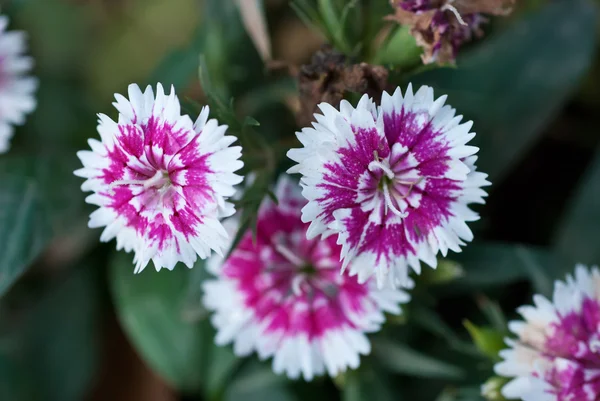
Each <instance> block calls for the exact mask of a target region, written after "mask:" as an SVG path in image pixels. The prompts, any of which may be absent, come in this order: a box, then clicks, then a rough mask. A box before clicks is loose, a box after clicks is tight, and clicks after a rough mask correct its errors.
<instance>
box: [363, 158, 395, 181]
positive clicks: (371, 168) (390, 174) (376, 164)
mask: <svg viewBox="0 0 600 401" xmlns="http://www.w3.org/2000/svg"><path fill="white" fill-rule="evenodd" d="M377 168H378V169H381V171H383V172H384V173H385V175H386V176H387V177H388V178H389V179H390V180H393V179H394V175H395V174H394V172H393V171H392V170H391V169H390V168H389V167H388V166H386V165H385V164H383V163H381V162H380V161H377V160H373V161H372V162H371V163H369V171H375V169H377Z"/></svg>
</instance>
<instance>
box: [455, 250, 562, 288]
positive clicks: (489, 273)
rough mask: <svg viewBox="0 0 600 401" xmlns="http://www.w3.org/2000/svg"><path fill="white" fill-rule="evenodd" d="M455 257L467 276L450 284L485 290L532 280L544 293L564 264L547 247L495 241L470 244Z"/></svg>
mask: <svg viewBox="0 0 600 401" xmlns="http://www.w3.org/2000/svg"><path fill="white" fill-rule="evenodd" d="M455 258H456V259H457V260H458V262H459V263H460V264H461V266H462V267H463V268H464V270H465V275H464V276H463V277H461V278H459V279H457V280H455V281H454V282H452V284H451V285H456V286H457V287H460V288H482V287H488V286H500V285H505V284H508V283H511V282H515V281H518V280H525V279H530V280H532V281H533V283H534V285H535V286H536V290H538V291H540V292H542V293H547V291H548V290H549V289H550V288H551V285H550V283H551V281H550V277H554V276H555V272H556V271H557V269H558V267H559V266H561V265H562V264H563V262H562V260H561V259H560V258H558V257H557V256H555V255H554V254H552V253H551V252H550V251H548V250H546V249H544V248H540V247H528V246H524V245H520V244H503V243H494V242H490V243H481V242H480V243H476V244H472V245H469V246H468V247H466V248H465V249H464V251H463V252H461V253H460V254H457V255H456V257H455Z"/></svg>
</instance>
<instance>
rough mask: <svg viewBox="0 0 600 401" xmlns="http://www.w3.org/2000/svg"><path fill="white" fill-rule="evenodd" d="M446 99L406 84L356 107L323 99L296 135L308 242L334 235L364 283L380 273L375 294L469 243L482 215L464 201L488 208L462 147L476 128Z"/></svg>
mask: <svg viewBox="0 0 600 401" xmlns="http://www.w3.org/2000/svg"><path fill="white" fill-rule="evenodd" d="M445 101H446V96H442V97H440V98H438V99H437V100H434V97H433V89H431V88H430V87H427V86H423V87H421V88H420V89H419V90H418V91H417V93H415V94H413V91H412V87H411V86H410V85H409V87H408V89H407V91H406V93H405V94H404V96H402V93H401V92H400V89H397V90H396V91H395V92H394V94H393V95H389V94H388V93H386V92H384V93H383V96H382V100H381V106H379V107H377V106H375V104H374V103H373V101H372V100H371V99H369V98H368V97H367V95H365V96H363V97H362V99H361V100H360V102H359V103H358V105H357V106H356V108H354V107H352V106H351V105H350V103H348V102H346V101H342V103H341V104H340V109H339V110H337V109H335V108H333V107H332V106H331V105H329V104H327V103H321V104H320V105H319V107H320V109H321V111H322V113H323V114H315V118H316V120H317V122H316V123H314V124H313V127H311V128H304V129H303V130H302V131H301V132H299V133H297V136H298V139H299V140H300V142H301V143H302V145H303V146H304V147H303V148H300V149H292V150H290V151H289V152H288V156H289V157H290V158H291V159H292V160H294V161H296V162H297V163H298V164H297V165H296V166H294V167H292V168H291V169H290V170H289V171H288V172H290V173H300V174H302V178H301V184H302V186H303V188H304V189H303V191H302V194H303V195H304V196H305V197H306V198H307V199H308V201H309V202H308V204H307V205H306V206H305V207H304V209H303V210H302V220H303V221H304V222H310V223H311V224H310V228H309V230H308V236H309V238H313V237H315V236H317V235H322V236H323V237H327V236H328V235H331V234H337V235H338V243H339V244H341V245H342V257H343V259H344V267H346V265H349V268H350V274H351V275H358V281H359V282H361V283H362V282H365V281H366V280H367V279H368V278H369V277H370V276H371V275H376V277H377V283H378V285H379V287H380V288H381V287H383V286H384V285H385V284H386V283H389V284H391V285H392V286H397V285H400V286H402V285H404V284H405V283H407V282H408V281H409V280H408V270H409V267H411V268H412V269H413V270H414V271H415V272H417V273H419V272H420V269H421V266H420V261H423V262H425V263H427V264H428V265H430V266H432V267H435V266H436V264H437V259H436V257H437V254H438V253H441V254H442V255H443V256H446V254H447V252H448V250H449V249H450V250H453V251H455V252H460V247H461V246H462V245H464V244H465V242H466V241H471V240H472V238H473V234H472V233H471V230H470V229H469V227H468V225H467V222H470V221H474V220H477V219H478V218H479V216H478V215H477V213H475V212H473V211H472V210H471V209H469V206H468V205H469V204H470V203H484V200H483V198H484V197H485V196H486V192H485V191H484V190H483V189H482V187H483V186H486V185H489V182H488V181H487V180H486V177H487V175H486V174H483V173H480V172H477V171H475V170H476V168H475V160H476V156H475V154H476V153H477V151H478V149H477V148H476V147H473V146H468V145H467V143H468V142H469V141H470V140H471V139H472V138H473V137H474V136H475V133H472V132H470V131H471V127H472V125H473V124H472V123H471V122H467V123H462V124H461V121H462V116H456V115H455V114H456V111H455V110H454V109H453V108H452V107H450V106H447V105H446V106H444V103H445ZM353 261H356V263H353Z"/></svg>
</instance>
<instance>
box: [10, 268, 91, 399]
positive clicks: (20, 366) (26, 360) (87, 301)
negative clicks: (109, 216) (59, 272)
mask: <svg viewBox="0 0 600 401" xmlns="http://www.w3.org/2000/svg"><path fill="white" fill-rule="evenodd" d="M92 267H93V262H91V261H88V262H85V264H82V265H81V266H75V268H74V270H73V271H72V273H71V274H70V275H69V277H68V278H67V279H66V280H63V278H62V277H61V278H59V279H55V280H56V281H54V282H52V283H50V285H49V287H50V289H49V291H48V292H47V293H45V294H43V295H42V296H41V297H39V298H38V299H36V300H34V301H33V302H34V303H33V304H32V303H31V302H28V303H25V305H22V306H20V307H18V308H17V310H18V312H19V313H18V315H16V314H9V313H6V314H5V315H3V316H2V321H1V322H0V328H1V332H0V344H2V346H0V371H1V370H3V369H5V368H6V365H4V363H5V362H6V361H9V365H8V366H9V369H10V372H9V376H5V375H4V374H2V372H0V381H1V380H6V379H7V377H8V378H10V380H11V382H12V383H11V385H10V386H8V387H7V386H6V385H5V384H2V383H0V392H2V391H11V392H12V391H16V393H14V392H12V393H11V395H10V396H7V397H2V399H3V400H11V401H80V400H82V399H84V395H85V394H86V392H87V391H88V390H89V387H90V385H91V384H92V381H93V379H94V376H95V373H96V369H97V367H98V363H99V361H100V347H101V334H102V331H101V327H100V326H99V324H98V323H99V321H100V320H101V312H102V309H101V308H100V303H99V301H100V298H101V293H100V292H99V291H98V285H97V284H98V282H99V278H98V275H97V274H96V270H94V269H92ZM4 312H6V311H4ZM17 316H18V318H17ZM11 366H12V367H11Z"/></svg>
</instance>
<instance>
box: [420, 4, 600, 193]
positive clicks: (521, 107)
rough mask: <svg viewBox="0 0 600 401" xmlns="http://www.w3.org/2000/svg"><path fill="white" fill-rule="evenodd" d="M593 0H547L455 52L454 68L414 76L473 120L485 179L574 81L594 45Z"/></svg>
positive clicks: (548, 116)
mask: <svg viewBox="0 0 600 401" xmlns="http://www.w3.org/2000/svg"><path fill="white" fill-rule="evenodd" d="M596 22H597V13H596V7H595V6H594V5H593V4H592V3H591V2H590V1H588V0H562V1H554V2H550V4H548V5H547V6H546V7H545V8H543V9H542V10H541V11H540V12H538V13H536V14H531V15H528V16H527V17H526V18H524V19H523V20H521V21H520V22H518V23H517V24H514V25H511V26H510V27H508V29H506V31H504V32H502V33H500V34H498V35H496V36H495V37H490V38H488V39H486V40H485V42H484V43H482V44H481V45H480V46H478V47H477V48H476V50H474V51H472V52H471V53H469V54H466V55H465V56H464V57H462V58H459V60H458V66H459V68H457V69H445V68H444V69H437V70H434V71H428V72H424V73H422V74H418V75H416V76H413V77H412V81H413V84H416V85H417V86H419V85H421V84H428V85H432V86H433V87H434V88H436V93H437V94H438V95H442V94H447V95H449V98H448V103H449V104H451V105H452V106H453V107H455V108H456V109H457V110H458V114H464V115H465V116H466V118H468V119H472V120H473V121H474V123H475V125H474V130H475V131H476V132H477V133H478V135H477V136H476V138H475V140H474V141H473V142H474V144H475V145H478V146H479V147H480V148H481V150H480V159H479V167H480V169H481V170H482V171H485V172H486V173H488V174H489V175H490V177H491V181H492V182H494V181H496V180H498V179H499V178H500V177H501V176H502V175H504V174H506V173H507V171H508V170H509V168H510V167H511V166H514V165H515V161H516V160H517V159H518V158H519V157H521V155H522V154H523V152H524V151H525V150H526V149H527V148H528V147H529V146H530V145H531V144H532V143H533V142H534V141H535V139H536V138H537V136H538V134H539V133H540V132H541V131H542V130H543V129H544V127H546V126H547V125H548V124H549V123H550V122H552V119H553V116H554V115H555V113H556V111H557V110H559V108H560V107H561V106H562V105H563V104H564V103H565V101H566V100H567V99H568V98H569V96H570V95H571V94H572V92H573V91H574V90H575V89H576V88H577V85H578V83H579V81H580V78H581V77H582V75H583V74H584V73H585V72H586V70H587V69H588V67H589V66H590V63H591V61H592V56H593V54H594V50H595V42H596V35H594V34H592V32H595V27H596Z"/></svg>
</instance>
